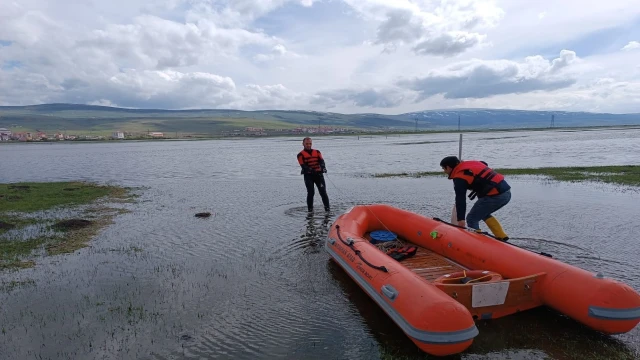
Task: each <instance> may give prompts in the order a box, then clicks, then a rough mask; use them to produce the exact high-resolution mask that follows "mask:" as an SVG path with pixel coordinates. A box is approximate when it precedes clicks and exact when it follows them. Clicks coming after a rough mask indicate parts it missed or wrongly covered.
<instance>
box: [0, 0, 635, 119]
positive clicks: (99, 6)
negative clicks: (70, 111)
mask: <svg viewBox="0 0 640 360" xmlns="http://www.w3.org/2000/svg"><path fill="white" fill-rule="evenodd" d="M72 5H73V6H72ZM639 17H640V8H639V7H638V6H637V1H635V0H615V1H613V2H603V3H599V2H595V3H593V4H590V6H584V3H583V2H582V1H578V0H566V1H563V2H555V1H554V2H551V0H541V1H535V2H534V1H525V2H517V1H516V2H514V1H510V0H460V1H451V0H431V1H427V0H393V1H391V0H331V1H311V0H234V1H231V0H162V1H156V2H152V3H149V2H148V1H146V0H126V1H125V0H113V1H110V2H77V1H72V0H59V1H55V2H52V1H46V0H21V1H15V0H8V1H2V2H0V105H23V104H34V103H46V102H76V103H89V104H103V105H118V106H126V107H161V108H196V107H204V108H216V107H226V108H229V107H236V108H240V109H272V108H282V109H309V110H325V109H332V111H341V112H362V111H367V112H371V111H376V112H383V113H402V112H409V111H417V110H423V109H428V108H434V107H437V108H456V107H467V106H473V107H500V108H503V107H510V108H524V109H566V110H594V109H596V110H601V111H610V112H629V111H635V112H640V104H638V99H639V98H640V96H639V94H638V89H639V84H640V68H638V65H637V63H638V61H637V59H635V58H634V55H635V53H636V51H637V50H638V49H639V48H640V43H638V41H637V40H636V41H629V39H625V41H628V43H627V44H626V45H624V44H621V43H618V41H620V40H619V36H618V38H616V37H612V38H611V39H604V40H602V36H604V35H602V34H607V33H608V32H602V30H605V29H612V28H614V29H615V28H619V29H620V31H618V33H619V34H620V33H622V31H627V32H630V31H637V30H638V29H640V23H638V21H637V19H638V18H639ZM625 29H626V30H625ZM629 29H633V30H629ZM594 32H600V35H599V36H600V37H601V39H600V40H598V41H600V43H598V42H596V41H594V42H593V43H592V42H591V41H590V38H589V36H590V34H591V33H594ZM609 32H611V31H609ZM614 32H615V31H614ZM614 32H611V33H614ZM603 43H604V44H606V45H603ZM612 44H613V45H612ZM611 46H615V48H613V49H611V48H610V47H611ZM607 47H608V50H607V51H604V50H602V49H604V48H607ZM562 49H567V50H562ZM611 50H613V51H611ZM616 50H620V51H616ZM622 50H624V51H622ZM633 50H635V51H633ZM554 54H555V55H554ZM558 54H559V55H558Z"/></svg>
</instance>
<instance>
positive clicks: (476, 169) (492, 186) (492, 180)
mask: <svg viewBox="0 0 640 360" xmlns="http://www.w3.org/2000/svg"><path fill="white" fill-rule="evenodd" d="M449 179H463V180H464V181H466V182H467V189H469V190H471V191H472V193H471V195H470V196H469V198H470V199H472V200H473V198H474V197H475V196H478V197H479V198H481V197H484V196H492V195H498V194H500V193H501V191H500V189H499V185H503V186H500V188H503V189H506V190H508V189H509V188H510V187H509V185H507V184H506V183H504V184H500V183H501V182H502V181H504V176H503V175H502V174H499V173H497V172H495V171H494V170H493V169H491V168H489V167H488V166H487V165H485V164H484V163H482V162H480V161H475V160H468V161H462V162H461V163H460V164H458V165H456V167H455V168H453V171H451V174H450V175H449ZM506 190H503V191H506Z"/></svg>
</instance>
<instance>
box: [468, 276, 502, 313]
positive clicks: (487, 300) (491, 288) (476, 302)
mask: <svg viewBox="0 0 640 360" xmlns="http://www.w3.org/2000/svg"><path fill="white" fill-rule="evenodd" d="M508 291H509V282H508V281H502V282H495V283H488V284H478V285H473V288H472V291H471V306H472V307H474V308H477V307H483V306H495V305H502V304H504V299H505V298H506V297H507V292H508Z"/></svg>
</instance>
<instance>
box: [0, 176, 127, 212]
mask: <svg viewBox="0 0 640 360" xmlns="http://www.w3.org/2000/svg"><path fill="white" fill-rule="evenodd" d="M125 194H126V189H123V188H120V187H116V186H103V185H96V184H90V183H85V182H52V183H19V184H0V216H1V215H2V213H3V212H8V211H18V212H27V213H28V212H35V211H40V210H49V209H52V208H54V207H56V206H65V205H80V204H89V203H91V202H93V201H95V200H97V199H99V198H101V197H104V196H107V195H109V196H111V197H122V196H124V195H125Z"/></svg>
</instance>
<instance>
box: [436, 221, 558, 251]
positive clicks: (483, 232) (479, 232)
mask: <svg viewBox="0 0 640 360" xmlns="http://www.w3.org/2000/svg"><path fill="white" fill-rule="evenodd" d="M433 220H436V221H440V222H442V223H445V224H447V225H450V226H453V227H457V228H459V229H464V230H467V229H468V228H466V227H464V226H460V225H456V224H452V223H450V222H448V221H444V220H442V219H440V218H437V217H434V218H433ZM474 232H475V233H477V234H482V235H485V236H488V237H490V238H493V239H496V240H498V241H501V242H503V243H505V244H509V245H511V246H515V247H517V248H520V249H523V250H527V251H530V252H532V253H534V254H538V255H542V256H546V257H550V258H552V257H553V255H551V254H547V253H546V252H543V251H541V252H535V251H532V250H529V249H525V248H523V247H521V246H518V245H516V244H512V243H510V242H508V241H503V240H500V239H498V238H497V237H495V236H493V234H489V233H488V232H486V231H474Z"/></svg>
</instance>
